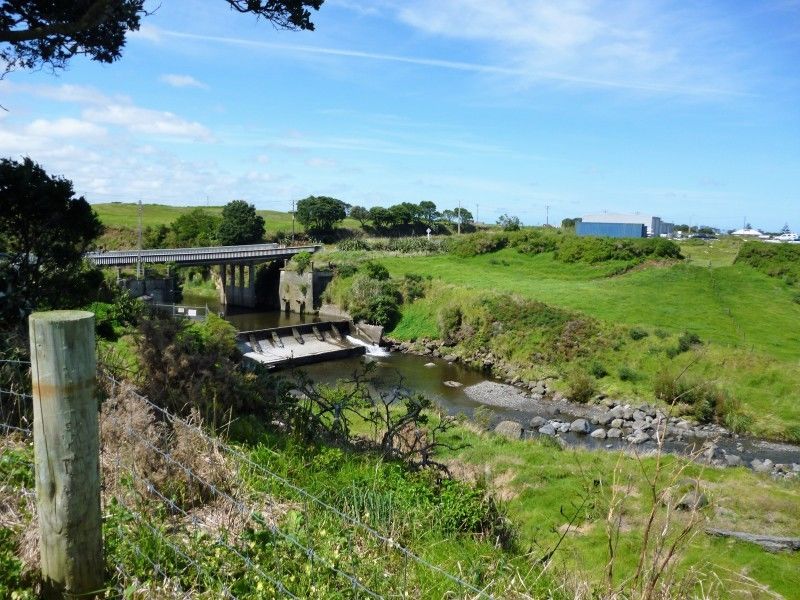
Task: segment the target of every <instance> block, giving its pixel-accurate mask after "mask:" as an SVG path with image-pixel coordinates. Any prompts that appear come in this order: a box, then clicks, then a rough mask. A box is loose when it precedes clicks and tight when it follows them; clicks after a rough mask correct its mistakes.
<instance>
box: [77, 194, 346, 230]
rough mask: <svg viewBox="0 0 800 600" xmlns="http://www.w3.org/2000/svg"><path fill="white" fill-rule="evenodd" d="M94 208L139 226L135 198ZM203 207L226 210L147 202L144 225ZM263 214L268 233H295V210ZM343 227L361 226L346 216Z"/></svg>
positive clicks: (113, 222) (111, 219) (106, 219)
mask: <svg viewBox="0 0 800 600" xmlns="http://www.w3.org/2000/svg"><path fill="white" fill-rule="evenodd" d="M92 208H93V209H94V210H95V212H96V213H97V215H98V216H99V217H100V221H102V223H103V225H106V226H107V227H113V228H120V229H123V230H125V229H127V230H130V229H136V228H137V227H138V226H139V207H138V205H137V204H136V203H133V202H111V203H105V204H93V205H92ZM195 208H202V209H203V210H205V211H207V212H209V213H211V214H214V215H220V214H222V208H223V207H222V206H200V207H197V206H170V205H166V204H144V205H143V206H142V226H143V227H148V226H149V227H156V226H158V225H169V224H170V223H172V222H173V221H174V220H175V219H177V218H178V217H179V216H180V215H182V214H184V213H187V212H189V211H192V210H194V209H195ZM257 212H258V214H259V215H261V216H262V217H264V226H265V229H266V233H267V235H268V236H270V235H274V234H275V233H277V232H278V231H283V232H284V233H291V231H292V214H291V213H290V212H282V211H277V210H258V211H257ZM342 227H345V228H348V229H358V221H356V220H354V219H345V221H344V222H343V223H342ZM295 231H297V232H298V233H300V232H302V231H304V230H303V227H302V225H300V223H297V222H295Z"/></svg>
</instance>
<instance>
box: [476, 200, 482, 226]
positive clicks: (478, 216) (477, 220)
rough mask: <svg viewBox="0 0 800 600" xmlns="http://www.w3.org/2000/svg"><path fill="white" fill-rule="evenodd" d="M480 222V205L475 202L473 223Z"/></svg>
mask: <svg viewBox="0 0 800 600" xmlns="http://www.w3.org/2000/svg"><path fill="white" fill-rule="evenodd" d="M480 222H481V205H480V204H478V203H477V202H476V203H475V223H480Z"/></svg>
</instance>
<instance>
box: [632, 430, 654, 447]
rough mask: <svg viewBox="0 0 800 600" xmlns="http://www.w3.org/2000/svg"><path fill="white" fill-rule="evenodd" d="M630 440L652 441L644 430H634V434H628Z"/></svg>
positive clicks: (640, 442)
mask: <svg viewBox="0 0 800 600" xmlns="http://www.w3.org/2000/svg"><path fill="white" fill-rule="evenodd" d="M628 441H629V442H630V443H631V444H643V443H645V442H647V441H650V436H649V435H647V434H646V433H645V432H644V431H634V432H633V434H632V435H630V436H628Z"/></svg>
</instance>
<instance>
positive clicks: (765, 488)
mask: <svg viewBox="0 0 800 600" xmlns="http://www.w3.org/2000/svg"><path fill="white" fill-rule="evenodd" d="M453 437H454V438H455V439H456V440H457V441H459V442H467V443H468V444H469V447H468V448H466V449H464V450H461V451H459V452H458V453H457V454H452V455H451V458H452V459H453V460H457V461H458V462H459V463H466V464H467V465H471V470H473V471H474V472H488V473H490V474H491V475H490V478H491V479H492V480H493V481H494V483H495V486H499V488H500V492H501V493H502V494H503V495H505V497H507V498H508V504H507V506H508V509H509V514H510V516H511V517H512V519H513V520H514V522H515V523H516V524H517V525H518V527H519V532H520V537H521V538H522V539H523V540H524V541H525V542H527V543H529V544H530V545H531V547H532V548H534V549H535V550H534V557H538V556H540V555H542V554H544V552H545V551H546V550H548V549H550V548H552V547H554V545H555V544H556V542H557V540H558V537H559V535H560V531H559V528H561V527H563V526H564V525H565V523H567V522H568V521H569V520H570V518H571V517H572V515H573V514H574V513H575V511H576V510H577V508H578V507H579V506H580V504H581V498H583V497H584V496H587V497H588V501H587V504H586V505H585V506H584V508H583V511H582V515H581V517H580V518H579V519H578V520H577V523H576V524H577V525H579V526H581V530H580V532H576V533H572V534H569V535H567V536H566V538H565V539H564V542H563V543H562V546H561V547H560V548H559V550H558V552H557V553H556V555H555V561H556V564H555V565H554V572H561V571H562V570H563V571H564V572H568V573H572V574H574V575H575V576H576V577H577V578H578V579H583V580H588V581H594V582H599V581H600V580H601V579H602V577H603V575H604V573H605V566H606V562H607V560H608V544H607V538H606V528H605V517H606V513H607V507H608V502H609V496H610V493H611V490H612V486H613V485H614V482H615V481H616V485H618V486H625V487H627V486H630V490H629V491H627V492H626V493H627V496H628V500H627V503H626V512H625V517H624V520H623V523H624V530H623V533H622V535H621V541H620V557H619V563H618V564H617V567H616V575H617V578H622V577H624V576H629V575H631V573H632V570H633V568H634V567H635V560H636V559H637V558H638V551H639V548H640V547H641V539H642V532H643V522H644V519H645V516H646V514H647V511H649V508H650V503H649V499H648V487H647V484H646V481H645V478H644V477H643V474H642V472H643V471H644V472H646V473H648V474H650V475H652V473H653V472H654V470H655V459H653V458H645V459H642V460H641V462H640V461H637V460H636V459H635V458H633V457H627V456H620V455H619V454H616V453H608V452H591V451H587V450H581V449H574V450H564V451H561V450H560V449H556V448H554V447H553V445H552V444H549V443H547V441H544V442H542V441H528V442H514V441H509V440H506V439H504V438H500V437H497V436H494V435H479V434H475V433H472V432H469V431H465V430H463V429H462V430H457V431H455V432H454V433H453ZM665 463H666V464H667V465H668V468H667V470H666V472H667V473H668V474H671V473H672V472H674V469H675V468H677V466H678V465H679V462H678V460H677V459H675V458H673V457H667V458H666V460H665ZM684 478H692V479H695V478H696V479H699V480H700V481H701V484H700V487H701V489H702V490H703V491H704V493H706V495H707V496H708V497H709V499H710V502H711V505H710V507H709V509H707V511H706V513H705V516H706V519H707V521H706V522H704V523H703V524H702V525H701V526H700V530H701V531H700V533H699V535H697V537H695V538H694V540H693V541H692V543H691V545H690V546H689V547H688V548H686V549H685V551H683V552H682V553H681V557H682V558H681V561H682V562H681V565H682V567H681V570H682V571H683V572H685V571H686V569H688V568H689V567H694V568H700V569H701V570H702V571H703V572H704V573H706V574H708V573H709V571H714V572H716V574H717V575H718V576H720V577H721V578H722V579H723V580H725V581H729V580H730V579H731V578H732V575H733V574H736V573H741V574H747V575H749V576H750V577H751V578H753V579H755V580H756V581H757V582H759V583H760V584H763V585H766V586H768V587H769V588H770V589H772V590H773V591H775V592H777V593H780V594H783V595H785V597H787V598H788V597H793V595H794V594H796V591H797V589H798V586H800V555H798V554H797V553H779V554H772V553H768V552H766V551H764V550H762V549H761V548H759V547H756V546H753V545H750V544H746V543H742V542H737V541H732V540H724V539H717V538H712V537H711V536H708V535H705V534H704V533H702V529H703V528H704V527H719V528H723V529H733V530H739V531H751V532H765V533H766V532H770V533H772V534H773V535H787V536H797V535H798V534H800V483H798V482H797V481H795V482H776V481H774V480H772V479H770V478H769V476H763V475H758V474H755V473H753V472H751V471H749V470H746V469H744V468H740V469H704V468H703V467H701V466H699V465H691V466H690V467H689V468H688V469H687V470H686V471H685V473H684V474H683V475H682V476H681V479H684ZM662 514H663V513H662ZM765 516H766V522H765ZM677 518H678V519H681V518H682V515H680V514H678V515H677ZM711 579H712V578H709V579H708V581H710V580H711ZM737 588H738V586H736V585H730V586H729V591H730V590H731V589H737ZM721 595H722V596H723V597H726V596H728V594H721Z"/></svg>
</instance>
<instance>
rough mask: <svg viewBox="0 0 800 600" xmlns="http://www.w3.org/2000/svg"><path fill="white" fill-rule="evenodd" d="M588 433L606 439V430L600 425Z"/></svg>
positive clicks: (599, 438)
mask: <svg viewBox="0 0 800 600" xmlns="http://www.w3.org/2000/svg"><path fill="white" fill-rule="evenodd" d="M590 435H591V437H593V438H596V439H598V440H604V439H606V430H605V429H603V428H602V427H600V428H599V429H595V430H594V431H593V432H592V433H591V434H590Z"/></svg>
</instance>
